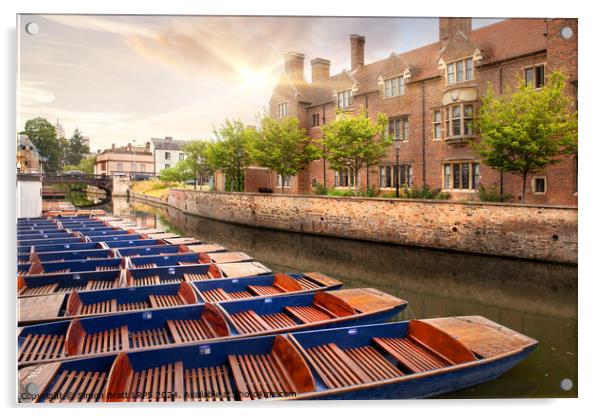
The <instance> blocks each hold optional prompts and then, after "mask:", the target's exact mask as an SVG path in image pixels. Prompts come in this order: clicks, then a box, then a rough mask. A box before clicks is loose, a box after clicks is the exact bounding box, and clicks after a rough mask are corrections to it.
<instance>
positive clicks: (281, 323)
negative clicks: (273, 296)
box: [261, 312, 297, 329]
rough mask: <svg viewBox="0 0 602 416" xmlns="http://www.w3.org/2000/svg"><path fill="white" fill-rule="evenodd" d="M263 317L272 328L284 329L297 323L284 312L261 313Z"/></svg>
mask: <svg viewBox="0 0 602 416" xmlns="http://www.w3.org/2000/svg"><path fill="white" fill-rule="evenodd" d="M261 318H262V319H263V320H264V321H265V322H266V323H267V324H268V325H269V326H270V327H271V328H272V329H282V328H289V327H292V326H295V325H296V324H297V323H296V322H295V320H294V319H293V318H291V317H290V316H288V315H287V314H286V313H284V312H279V313H270V314H267V315H261Z"/></svg>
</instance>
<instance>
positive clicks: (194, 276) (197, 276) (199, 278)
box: [183, 273, 213, 282]
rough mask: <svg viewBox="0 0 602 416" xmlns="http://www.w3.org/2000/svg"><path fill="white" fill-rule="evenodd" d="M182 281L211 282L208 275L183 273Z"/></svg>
mask: <svg viewBox="0 0 602 416" xmlns="http://www.w3.org/2000/svg"><path fill="white" fill-rule="evenodd" d="M183 277H184V280H185V281H187V282H198V281H202V280H211V279H213V277H211V276H210V275H209V274H208V273H184V274H183Z"/></svg>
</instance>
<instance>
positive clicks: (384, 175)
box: [245, 18, 577, 205]
mask: <svg viewBox="0 0 602 416" xmlns="http://www.w3.org/2000/svg"><path fill="white" fill-rule="evenodd" d="M471 26H472V22H471V19H470V18H440V19H439V40H438V41H437V42H434V43H432V44H429V45H426V46H423V47H421V48H418V49H414V50H411V51H407V52H403V53H392V54H391V55H390V56H389V57H388V58H386V59H383V60H380V61H376V62H372V63H365V62H364V46H365V42H366V39H365V38H364V37H363V36H359V35H351V36H350V47H351V69H350V70H344V71H342V72H341V73H339V74H335V75H331V74H330V61H328V60H326V59H323V58H315V59H313V60H312V61H311V82H307V81H306V80H305V77H304V58H305V56H304V55H303V54H301V53H297V52H289V53H287V54H285V62H284V74H283V75H282V78H281V79H280V81H279V83H278V85H277V86H276V88H275V90H274V92H273V94H272V97H271V99H270V103H269V109H270V114H271V116H272V117H276V118H280V117H284V116H295V117H298V118H299V120H300V125H301V127H303V128H305V129H307V131H308V134H309V135H310V137H312V138H314V139H319V138H320V137H321V126H322V125H324V124H325V123H328V122H330V121H331V120H333V118H334V117H335V114H336V111H337V109H339V108H342V109H344V110H347V111H352V112H357V111H364V110H366V111H367V113H368V114H369V116H370V117H372V118H376V115H377V113H379V112H382V113H385V114H386V115H387V116H388V117H389V133H390V134H392V135H395V136H396V137H399V138H400V168H399V176H398V177H399V180H400V183H401V185H402V186H403V185H406V186H415V187H423V186H425V185H428V186H429V187H431V188H432V189H442V190H444V191H446V192H449V193H450V194H451V195H452V199H461V200H463V199H474V198H477V195H476V188H477V187H478V186H479V184H482V185H484V186H486V187H490V186H499V185H500V183H502V184H503V189H504V192H505V193H510V194H512V195H513V196H514V200H515V201H518V200H519V195H520V188H521V179H520V178H519V177H518V176H515V175H511V174H505V175H503V176H502V175H500V173H499V172H498V171H495V170H493V169H491V168H489V167H487V166H485V165H484V164H482V163H480V161H479V157H478V155H476V154H475V152H474V151H473V150H472V149H471V148H470V147H469V146H468V142H469V140H470V139H472V138H473V137H474V131H473V129H472V126H471V120H472V119H473V117H474V116H475V114H476V113H477V111H478V107H479V100H480V97H482V96H483V95H484V94H485V92H486V89H487V86H488V84H491V85H492V87H493V88H494V91H496V92H498V93H500V92H501V91H502V89H503V88H506V86H508V85H515V82H516V79H517V77H520V79H523V80H524V82H529V83H533V85H534V86H535V87H538V86H541V85H543V84H544V83H545V76H546V74H547V73H549V72H550V71H553V70H555V69H558V68H561V69H563V70H564V71H565V72H566V73H567V75H568V80H567V81H568V82H567V94H570V95H572V96H573V97H574V98H575V102H576V101H577V20H576V19H507V20H504V21H501V22H499V23H496V24H492V25H489V26H486V27H483V28H480V29H478V30H472V28H471ZM395 166H396V163H395V147H394V146H391V149H390V151H389V153H388V155H387V156H386V157H384V158H383V160H382V163H381V164H380V166H377V167H374V168H371V169H370V171H369V172H366V171H364V172H362V173H361V174H360V179H359V180H360V186H361V187H362V188H364V189H365V187H366V184H370V185H372V186H376V187H378V188H380V189H381V191H391V190H393V189H394V188H395V182H394V180H395V176H396V175H395V169H396V168H395ZM282 179H283V178H277V177H276V175H275V174H274V173H273V172H269V171H268V172H266V171H265V170H262V171H257V172H254V171H252V170H251V171H249V172H248V174H247V179H246V184H245V185H246V189H247V190H248V191H255V190H257V188H258V187H263V186H268V187H272V188H273V189H274V191H275V192H279V191H280V190H279V188H278V186H279V184H280V180H282ZM284 180H285V184H286V185H287V188H286V191H285V192H291V193H310V192H311V187H312V183H322V184H324V183H326V184H327V185H328V186H331V187H332V186H335V187H352V186H353V185H354V184H353V178H351V177H350V175H348V174H347V173H345V172H333V171H332V170H330V169H328V166H327V163H325V162H324V160H317V161H314V162H311V163H310V164H309V166H308V167H307V169H305V170H304V171H303V172H301V173H300V174H299V175H298V176H296V177H293V178H284ZM525 199H526V202H527V203H534V204H566V205H575V204H576V203H577V156H576V155H574V156H570V157H565V158H564V159H563V160H562V162H561V163H559V164H557V165H554V166H550V167H548V168H547V169H546V170H545V171H543V172H542V173H541V174H538V175H536V176H534V177H532V178H529V181H528V184H527V193H526V197H525Z"/></svg>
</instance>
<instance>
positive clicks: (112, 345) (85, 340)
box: [70, 325, 129, 355]
mask: <svg viewBox="0 0 602 416" xmlns="http://www.w3.org/2000/svg"><path fill="white" fill-rule="evenodd" d="M81 339H82V341H81V350H80V352H79V353H80V354H101V353H106V352H117V351H122V350H127V349H128V347H129V341H128V328H127V326H126V325H124V326H122V327H120V328H111V329H107V330H104V331H99V332H94V333H91V334H88V333H85V332H84V335H83V336H82V337H81ZM70 355H71V354H70Z"/></svg>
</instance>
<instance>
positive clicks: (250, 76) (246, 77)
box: [239, 67, 270, 89]
mask: <svg viewBox="0 0 602 416" xmlns="http://www.w3.org/2000/svg"><path fill="white" fill-rule="evenodd" d="M239 75H240V77H241V79H242V82H243V84H244V86H245V87H250V88H253V89H263V88H265V87H266V85H267V84H268V82H269V79H270V75H269V73H268V71H265V70H256V69H252V68H249V67H245V68H241V69H240V70H239Z"/></svg>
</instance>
